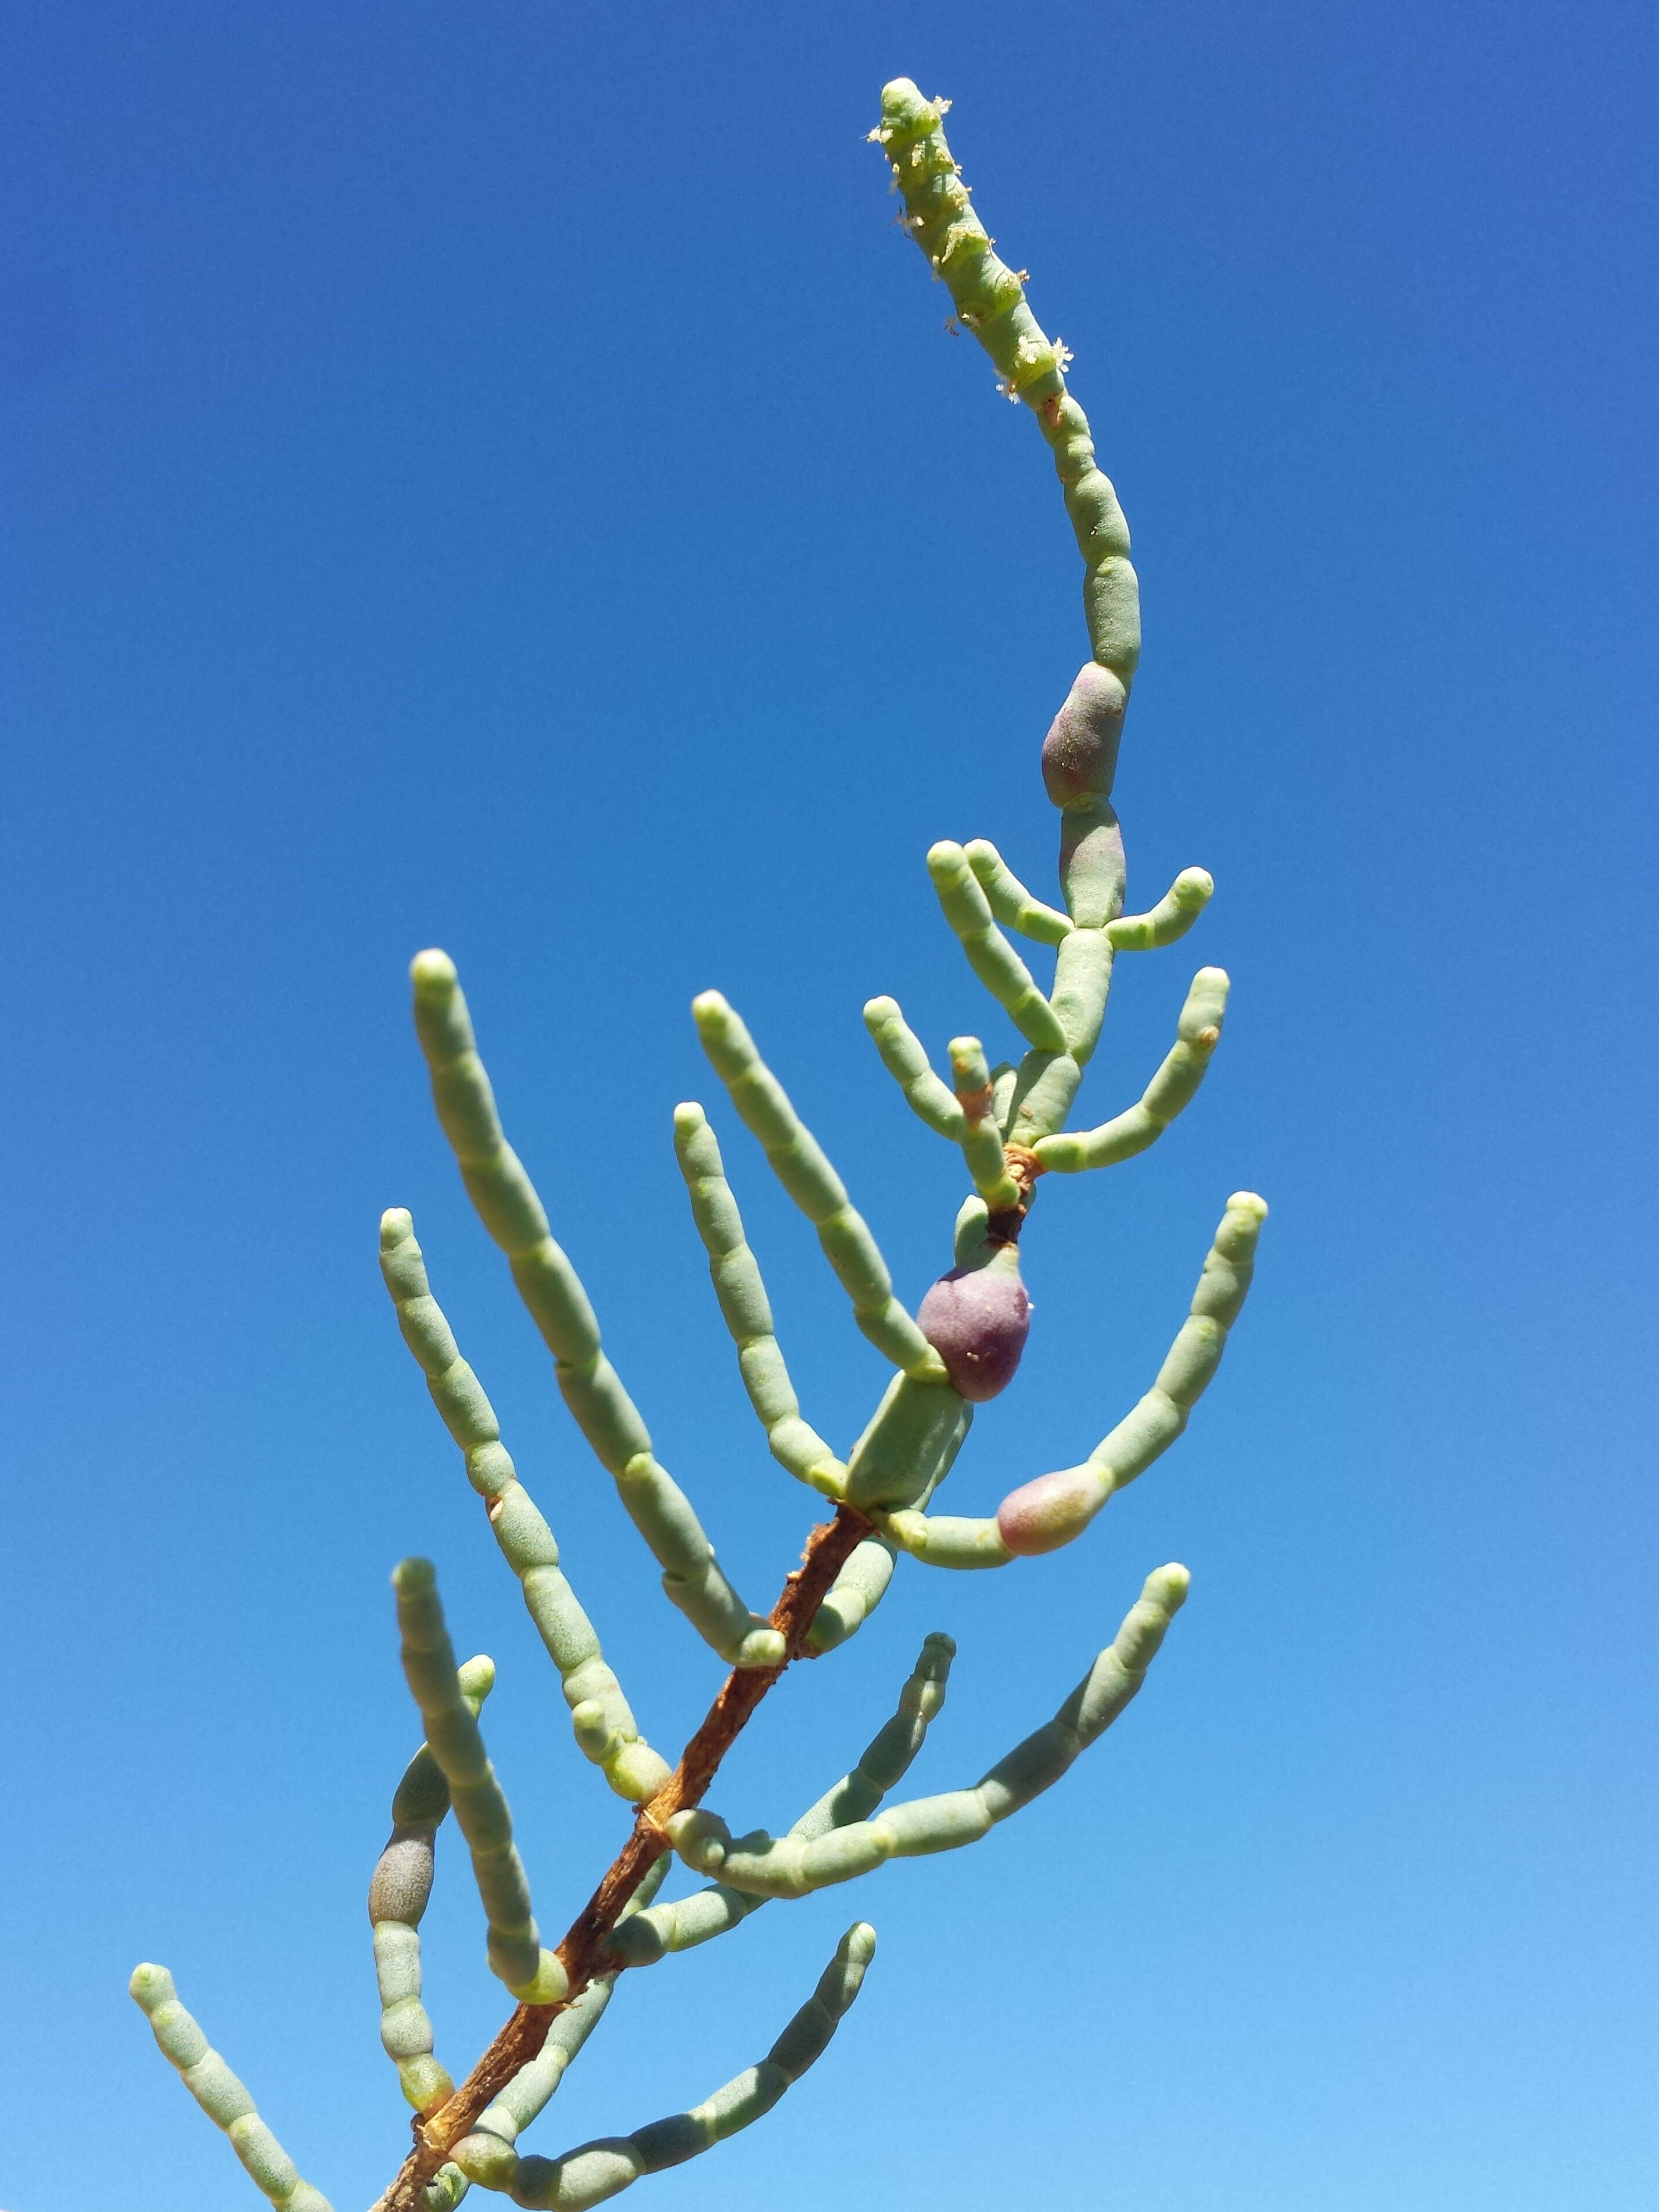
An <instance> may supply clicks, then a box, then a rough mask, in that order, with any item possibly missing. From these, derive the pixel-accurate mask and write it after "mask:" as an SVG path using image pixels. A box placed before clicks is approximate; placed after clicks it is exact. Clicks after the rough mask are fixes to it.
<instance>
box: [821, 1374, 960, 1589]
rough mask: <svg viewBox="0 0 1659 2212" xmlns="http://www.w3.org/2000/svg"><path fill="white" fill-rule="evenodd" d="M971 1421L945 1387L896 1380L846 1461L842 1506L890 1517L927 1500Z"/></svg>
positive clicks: (946, 1471)
mask: <svg viewBox="0 0 1659 2212" xmlns="http://www.w3.org/2000/svg"><path fill="white" fill-rule="evenodd" d="M972 1421H973V1407H972V1406H970V1405H968V1404H967V1402H966V1401H965V1400H963V1399H961V1398H959V1397H958V1396H957V1395H956V1393H955V1390H953V1389H951V1387H950V1384H949V1383H948V1382H939V1383H917V1382H912V1379H911V1378H910V1376H907V1375H898V1376H894V1379H893V1381H892V1382H891V1383H888V1385H887V1389H886V1391H885V1393H884V1394H883V1395H882V1399H881V1404H880V1405H879V1406H878V1407H876V1409H875V1413H874V1414H873V1415H872V1416H871V1418H870V1420H869V1425H868V1426H867V1427H866V1429H865V1430H864V1432H863V1435H862V1436H861V1437H859V1439H858V1441H857V1443H856V1444H855V1445H854V1446H853V1448H852V1452H851V1456H850V1457H849V1459H848V1461H847V1502H848V1503H849V1504H852V1505H856V1506H857V1509H858V1510H859V1511H860V1512H861V1513H869V1512H872V1511H881V1512H888V1513H890V1512H896V1511H899V1510H902V1509H903V1508H905V1507H906V1506H912V1505H915V1504H918V1502H920V1501H921V1500H922V1499H923V1498H924V1497H927V1496H930V1495H931V1494H932V1492H934V1491H935V1490H936V1489H937V1488H938V1486H939V1485H940V1484H941V1483H942V1481H943V1480H944V1479H945V1477H946V1475H947V1474H949V1472H950V1469H951V1466H952V1463H953V1462H954V1461H955V1457H956V1455H957V1453H958V1452H959V1451H960V1450H961V1448H962V1443H963V1439H964V1438H965V1437H967V1432H968V1428H969V1425H970V1424H971V1423H972ZM878 1595H879V1593H878ZM866 1609H867V1610H868V1608H866ZM849 1633H851V1631H849Z"/></svg>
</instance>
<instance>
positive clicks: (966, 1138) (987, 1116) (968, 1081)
mask: <svg viewBox="0 0 1659 2212" xmlns="http://www.w3.org/2000/svg"><path fill="white" fill-rule="evenodd" d="M950 1074H951V1080H952V1082H953V1083H954V1084H955V1086H956V1096H957V1098H958V1099H959V1100H960V1101H961V1109H962V1158H963V1159H964V1160H965V1161H966V1162H967V1171H968V1175H969V1176H970V1177H971V1178H972V1180H973V1188H974V1189H975V1191H976V1192H977V1193H978V1194H979V1197H981V1198H982V1199H983V1200H985V1206H986V1208H987V1210H988V1211H989V1212H992V1213H1005V1212H1008V1211H1009V1208H1010V1207H1013V1206H1017V1205H1018V1204H1019V1203H1020V1187H1019V1185H1018V1184H1017V1183H1016V1182H1015V1180H1014V1178H1013V1176H1010V1175H1009V1171H1008V1162H1007V1161H1006V1160H1005V1159H1004V1158H1003V1133H1002V1130H1001V1129H1000V1127H998V1126H997V1102H996V1097H995V1094H994V1091H993V1088H992V1085H991V1067H990V1064H989V1063H988V1061H987V1060H986V1059H985V1048H984V1046H983V1045H982V1044H981V1043H980V1042H979V1038H978V1037H953V1038H952V1039H951V1041H950Z"/></svg>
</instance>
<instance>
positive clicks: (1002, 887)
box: [962, 837, 1077, 945]
mask: <svg viewBox="0 0 1659 2212" xmlns="http://www.w3.org/2000/svg"><path fill="white" fill-rule="evenodd" d="M962 850H963V852H964V854H966V855H967V864H968V866H969V867H970V868H972V869H973V873H974V876H975V878H977V879H978V882H979V888H980V889H981V890H983V891H984V893H985V899H986V902H988V904H989V905H990V908H991V912H992V914H994V915H996V917H997V921H1000V922H1003V923H1004V924H1006V926H1007V927H1009V929H1015V930H1017V931H1018V932H1019V933H1020V935H1021V936H1022V937H1028V938H1030V939H1033V941H1034V943H1036V944H1038V945H1059V944H1062V943H1064V940H1065V939H1067V938H1068V937H1070V934H1071V933H1072V931H1073V930H1074V929H1075V928H1076V927H1077V924H1076V923H1075V922H1074V921H1072V919H1071V917H1070V915H1069V914H1062V913H1061V912H1060V911H1059V909H1058V908H1057V907H1052V906H1045V905H1044V904H1043V902H1042V901H1041V900H1040V898H1038V897H1036V896H1034V894H1033V893H1032V892H1030V891H1028V890H1027V889H1026V887H1025V885H1024V884H1022V882H1021V881H1020V878H1018V877H1017V876H1016V874H1015V872H1014V871H1013V870H1012V868H1010V867H1009V865H1008V863H1007V861H1006V860H1003V856H1002V854H1000V853H999V852H998V851H997V848H996V847H995V846H994V845H993V844H992V843H991V840H990V839H989V838H988V837H973V838H970V839H969V841H968V842H967V844H966V845H965V846H963V848H962Z"/></svg>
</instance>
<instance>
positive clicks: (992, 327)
mask: <svg viewBox="0 0 1659 2212" xmlns="http://www.w3.org/2000/svg"><path fill="white" fill-rule="evenodd" d="M947 106H948V102H947V101H944V100H924V98H923V96H922V94H921V93H920V92H919V91H918V89H917V88H916V86H915V85H914V84H913V83H912V82H911V80H910V79H909V78H908V77H899V78H896V79H895V80H894V82H893V83H891V84H888V85H885V86H883V88H882V91H881V122H880V124H879V125H877V126H876V128H875V131H872V132H871V134H870V136H871V137H872V138H874V139H875V141H876V142H877V143H879V144H880V145H881V148H882V150H883V151H884V152H885V153H886V155H887V159H888V161H890V162H891V163H892V165H893V173H894V181H895V182H896V184H897V185H898V187H899V190H900V193H901V194H902V195H903V197H904V203H905V213H906V227H907V228H908V229H909V231H910V234H911V236H912V238H913V239H914V240H916V243H917V244H918V246H920V247H921V249H922V251H923V252H924V253H925V254H926V256H927V258H928V260H929V262H930V264H931V266H932V268H933V270H934V271H935V273H936V275H937V276H941V277H942V278H943V280H944V283H945V284H946V286H947V288H948V290H949V293H950V296H951V299H952V301H954V302H955V308H956V313H957V318H958V319H959V320H960V321H961V324H962V325H963V327H964V328H965V329H967V330H969V331H973V335H974V337H977V338H978V339H979V343H980V344H981V345H982V346H984V348H985V351H986V352H987V353H988V354H989V355H990V356H991V360H992V361H993V362H994V363H995V364H996V367H997V371H998V373H999V374H1000V375H1001V377H1002V380H1003V390H1004V391H1005V392H1007V393H1008V395H1009V398H1015V399H1020V400H1023V401H1024V403H1025V404H1026V405H1028V407H1029V408H1030V409H1031V410H1032V411H1033V413H1034V415H1035V416H1036V417H1037V421H1038V424H1039V426H1040V428H1041V430H1042V433H1043V435H1044V437H1045V438H1046V440H1047V441H1048V443H1049V447H1050V448H1051V450H1052V453H1053V455H1054V465H1055V469H1056V471H1057V472H1058V476H1059V478H1060V483H1061V485H1062V487H1063V489H1064V495H1065V506H1066V513H1068V514H1069V515H1070V518H1071V526H1072V528H1073V530H1074V531H1075V532H1076V533H1077V547H1078V550H1079V551H1080V552H1081V553H1082V555H1083V612H1084V617H1085V619H1086V620H1087V622H1088V624H1089V644H1090V647H1091V648H1092V650H1093V653H1094V656H1095V659H1096V660H1097V661H1098V662H1099V663H1100V664H1101V666H1102V667H1104V668H1110V669H1112V670H1113V671H1115V672H1116V673H1117V674H1118V675H1119V677H1120V678H1122V679H1123V681H1124V682H1125V684H1126V683H1127V682H1128V681H1129V679H1130V678H1131V677H1132V675H1133V674H1134V671H1135V665H1136V662H1137V661H1138V659H1139V657H1140V636H1141V632H1140V599H1139V590H1138V586H1137V584H1136V580H1135V571H1134V569H1133V568H1131V565H1130V562H1129V559H1128V554H1129V531H1128V527H1127V526H1126V525H1125V521H1124V519H1123V510H1122V509H1121V508H1120V507H1119V505H1118V500H1117V495H1116V493H1115V492H1114V491H1113V489H1112V486H1111V483H1109V482H1108V481H1107V477H1105V476H1104V475H1102V473H1101V471H1100V469H1099V468H1098V467H1097V466H1096V465H1095V447H1094V443H1093V441H1092V440H1091V438H1090V436H1089V420H1088V417H1087V416H1085V415H1084V413H1083V409H1082V408H1081V407H1079V406H1078V404H1077V401H1076V400H1075V399H1073V398H1070V395H1069V394H1068V393H1067V392H1066V388H1065V376H1064V368H1065V364H1066V362H1067V361H1068V360H1069V359H1070V354H1069V352H1068V350H1067V349H1066V348H1065V346H1064V344H1063V343H1061V342H1060V341H1059V340H1058V338H1056V339H1052V340H1051V339H1050V338H1049V337H1047V336H1046V333H1045V332H1044V331H1043V329H1042V327H1041V325H1040V324H1039V323H1038V321H1037V319H1036V317H1035V316H1034V314H1033V313H1032V312H1031V309H1030V307H1029V306H1028V304H1027V301H1026V296H1025V288H1024V286H1023V284H1022V282H1021V280H1020V278H1019V277H1018V276H1016V274H1015V272H1014V270H1011V269H1010V268H1009V265H1008V264H1007V263H1006V262H1005V261H1003V260H1002V259H1001V258H999V257H998V256H997V253H995V252H993V251H992V248H991V240H990V238H989V236H988V235H987V234H986V231H985V225H984V224H983V223H982V222H980V220H979V216H977V215H975V213H974V212H973V204H972V202H971V200H970V198H969V195H968V188H967V185H965V184H964V183H963V182H962V179H961V172H960V170H959V169H958V167H957V165H956V161H955V157H954V156H953V155H952V154H951V151H950V149H949V147H948V145H947V144H946V143H945V135H944V131H943V130H942V128H941V119H942V116H943V114H944V111H945V109H946V107H947Z"/></svg>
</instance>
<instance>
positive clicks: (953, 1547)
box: [881, 1512, 1014, 1568]
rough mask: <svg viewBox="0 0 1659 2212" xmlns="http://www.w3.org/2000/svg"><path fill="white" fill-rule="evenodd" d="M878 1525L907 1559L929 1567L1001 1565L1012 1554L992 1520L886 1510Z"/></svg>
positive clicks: (1005, 1563)
mask: <svg viewBox="0 0 1659 2212" xmlns="http://www.w3.org/2000/svg"><path fill="white" fill-rule="evenodd" d="M881 1527H882V1529H883V1530H884V1532H885V1533H886V1534H887V1536H889V1537H890V1538H891V1539H892V1541H894V1543H895V1544H896V1545H897V1546H898V1547H899V1548H900V1551H901V1552H903V1553H906V1556H907V1557H908V1558H910V1559H921V1560H924V1561H925V1563H926V1564H927V1565H929V1566H930V1567H962V1568H973V1567H1005V1566H1006V1565H1008V1563H1009V1560H1010V1559H1012V1558H1013V1557H1014V1554H1013V1553H1012V1552H1010V1551H1009V1548H1008V1546H1007V1545H1006V1544H1005V1543H1003V1540H1002V1536H1001V1534H999V1532H998V1530H997V1523H996V1522H994V1521H980V1520H974V1519H965V1518H963V1517H962V1516H961V1515H959V1514H952V1513H914V1512H912V1513H889V1514H888V1515H887V1516H886V1518H885V1519H884V1520H883V1521H882V1523H881Z"/></svg>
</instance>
